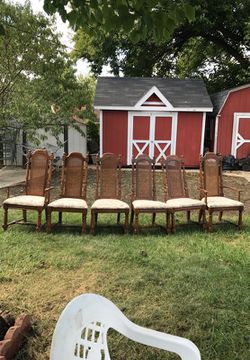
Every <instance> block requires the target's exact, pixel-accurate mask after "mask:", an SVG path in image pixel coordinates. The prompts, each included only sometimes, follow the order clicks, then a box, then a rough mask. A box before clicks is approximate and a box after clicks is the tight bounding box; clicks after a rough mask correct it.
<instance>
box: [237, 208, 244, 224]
mask: <svg viewBox="0 0 250 360" xmlns="http://www.w3.org/2000/svg"><path fill="white" fill-rule="evenodd" d="M242 213H243V209H241V210H239V221H238V228H239V229H241V228H242Z"/></svg>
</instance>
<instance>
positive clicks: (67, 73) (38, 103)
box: [0, 2, 95, 135]
mask: <svg viewBox="0 0 250 360" xmlns="http://www.w3.org/2000/svg"><path fill="white" fill-rule="evenodd" d="M0 23H1V24H2V26H3V27H4V33H3V34H2V35H1V36H0V105H1V106H0V125H1V127H3V126H6V125H8V124H10V123H11V122H14V123H15V124H19V125H20V126H22V127H25V128H26V131H28V132H29V134H30V135H34V134H36V129H37V128H45V129H46V127H48V126H51V125H53V127H52V129H53V131H54V133H55V135H56V134H57V133H59V132H60V131H61V124H62V123H69V122H72V123H73V124H75V122H74V121H73V120H74V116H83V117H84V119H85V118H94V116H95V115H94V112H93V105H92V104H93V94H94V79H80V80H77V79H76V77H75V73H74V71H75V70H74V68H73V62H72V60H70V58H69V56H68V54H67V52H66V49H65V47H64V46H63V45H62V44H61V43H60V41H59V36H58V35H57V34H56V33H55V31H54V28H53V26H54V25H53V21H52V20H49V19H47V18H45V17H44V16H43V15H36V16H35V15H34V14H33V13H32V10H31V8H30V5H29V3H26V4H25V5H24V6H21V5H13V4H10V3H2V2H1V3H0ZM52 110H53V111H52Z"/></svg>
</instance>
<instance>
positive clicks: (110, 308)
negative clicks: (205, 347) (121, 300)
mask: <svg viewBox="0 0 250 360" xmlns="http://www.w3.org/2000/svg"><path fill="white" fill-rule="evenodd" d="M109 328H113V329H114V330H116V331H118V332H119V333H120V334H122V335H124V336H126V337H127V338H129V339H131V340H133V341H136V342H138V343H141V344H144V345H149V346H153V347H156V348H159V349H163V350H167V351H171V352H174V353H176V354H178V355H179V356H180V357H181V359H182V360H200V359H201V357H200V352H199V350H198V348H197V347H196V346H195V344H194V343H192V342H191V341H190V340H187V339H185V338H181V337H178V336H173V335H168V334H164V333H161V332H158V331H155V330H150V329H146V328H143V327H141V326H138V325H136V324H134V323H132V322H131V321H130V320H128V319H127V318H126V316H125V315H123V313H122V312H121V311H120V310H119V309H118V308H117V307H116V306H115V305H114V304H113V303H112V302H111V301H109V300H108V299H106V298H104V297H102V296H100V295H95V294H83V295H80V296H78V297H76V298H74V299H73V300H72V301H71V302H70V303H69V304H68V305H67V306H66V308H65V309H64V310H63V312H62V314H61V316H60V318H59V320H58V322H57V324H56V328H55V331H54V334H53V339H52V345H51V352H50V360H77V359H88V360H110V355H109V351H108V346H107V332H108V329H109Z"/></svg>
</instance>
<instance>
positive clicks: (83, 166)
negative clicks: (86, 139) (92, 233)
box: [47, 152, 88, 233]
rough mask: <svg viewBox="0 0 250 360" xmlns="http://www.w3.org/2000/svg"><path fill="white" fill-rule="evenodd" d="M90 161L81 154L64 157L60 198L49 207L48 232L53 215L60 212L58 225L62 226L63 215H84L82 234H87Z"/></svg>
mask: <svg viewBox="0 0 250 360" xmlns="http://www.w3.org/2000/svg"><path fill="white" fill-rule="evenodd" d="M87 172H88V160H87V158H85V157H84V156H83V155H82V154H81V153H79V152H72V153H70V154H69V155H66V154H65V153H64V154H63V156H62V175H61V192H60V198H59V199H57V200H54V201H52V202H51V203H49V204H48V206H47V231H48V232H49V231H51V214H52V212H53V211H56V212H58V224H59V225H62V213H63V212H73V213H81V214H82V233H85V232H86V218H87V211H88V206H87V203H86V191H87ZM67 226H68V225H67Z"/></svg>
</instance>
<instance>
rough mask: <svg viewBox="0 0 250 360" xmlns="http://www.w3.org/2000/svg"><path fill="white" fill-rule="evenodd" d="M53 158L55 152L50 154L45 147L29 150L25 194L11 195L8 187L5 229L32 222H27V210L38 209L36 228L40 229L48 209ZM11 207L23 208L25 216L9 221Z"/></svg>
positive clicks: (5, 205) (4, 205)
mask: <svg viewBox="0 0 250 360" xmlns="http://www.w3.org/2000/svg"><path fill="white" fill-rule="evenodd" d="M53 159H54V156H53V154H51V155H49V154H48V152H47V150H45V149H37V150H35V151H34V152H31V151H29V152H28V154H27V167H26V180H25V185H24V187H25V195H18V196H13V197H9V196H10V187H8V188H7V199H6V200H5V201H4V202H3V209H4V224H3V229H4V230H7V228H8V226H9V225H12V224H30V223H29V222H27V210H36V211H37V212H38V218H37V223H36V230H37V231H40V228H41V219H42V211H43V209H46V206H47V204H48V202H49V195H50V190H51V188H50V182H51V175H52V161H53ZM14 186H15V185H14ZM9 209H22V210H23V218H22V219H19V220H15V221H12V222H10V223H8V210H9Z"/></svg>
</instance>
